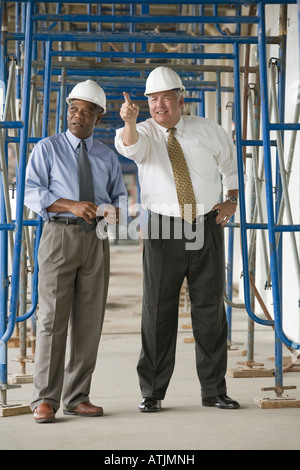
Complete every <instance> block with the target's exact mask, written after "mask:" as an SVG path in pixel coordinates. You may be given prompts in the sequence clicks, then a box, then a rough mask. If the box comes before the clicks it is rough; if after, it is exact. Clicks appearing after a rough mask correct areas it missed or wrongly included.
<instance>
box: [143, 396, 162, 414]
mask: <svg viewBox="0 0 300 470" xmlns="http://www.w3.org/2000/svg"><path fill="white" fill-rule="evenodd" d="M139 409H140V411H141V412H142V413H153V412H154V411H160V409H161V401H160V400H157V399H156V398H144V399H143V401H142V403H140V405H139Z"/></svg>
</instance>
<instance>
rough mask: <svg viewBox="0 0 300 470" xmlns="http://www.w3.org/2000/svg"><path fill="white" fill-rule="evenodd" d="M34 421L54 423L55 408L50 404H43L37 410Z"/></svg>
mask: <svg viewBox="0 0 300 470" xmlns="http://www.w3.org/2000/svg"><path fill="white" fill-rule="evenodd" d="M33 419H34V421H35V422H36V423H52V422H53V421H54V419H55V412H54V409H53V407H52V406H51V405H49V403H41V404H40V405H38V406H37V407H36V408H35V410H34V412H33Z"/></svg>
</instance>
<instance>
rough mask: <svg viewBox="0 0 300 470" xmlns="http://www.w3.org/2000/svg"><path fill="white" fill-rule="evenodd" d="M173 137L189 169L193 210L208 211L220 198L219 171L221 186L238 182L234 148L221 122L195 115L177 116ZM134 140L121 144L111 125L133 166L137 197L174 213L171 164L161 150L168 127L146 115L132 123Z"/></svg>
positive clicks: (153, 207) (117, 143)
mask: <svg viewBox="0 0 300 470" xmlns="http://www.w3.org/2000/svg"><path fill="white" fill-rule="evenodd" d="M176 129H177V132H176V133H175V137H176V138H177V140H178V142H179V143H180V145H181V147H182V150H183V153H184V156H185V159H186V163H187V166H188V169H189V172H190V177H191V181H192V185H193V188H194V193H195V198H196V203H197V208H198V211H197V212H198V214H203V213H204V214H206V213H208V212H209V211H210V210H211V209H212V207H213V206H214V205H215V204H217V203H218V202H220V195H221V189H222V186H221V176H220V175H222V180H223V184H224V186H225V187H226V188H227V190H230V189H237V188H238V175H237V160H236V151H235V147H234V145H233V142H232V140H231V139H230V137H229V136H228V134H227V133H226V132H225V130H224V129H223V127H222V126H220V125H218V124H216V123H215V122H213V121H211V120H209V119H206V118H201V117H197V116H185V115H184V116H181V118H180V120H179V122H178V123H177V125H176ZM137 131H138V141H137V142H136V143H135V144H134V145H130V146H125V145H124V144H123V141H122V132H123V128H122V129H117V131H116V138H115V147H116V149H117V151H118V152H119V153H120V154H121V155H123V156H124V157H127V158H129V159H131V160H134V161H135V162H136V164H137V167H138V172H139V181H140V186H141V202H142V204H143V206H144V208H145V209H149V210H151V211H153V212H156V213H159V214H162V215H168V216H175V217H179V216H180V208H179V205H178V199H177V193H176V187H175V182H174V176H173V170H172V165H171V162H170V159H169V155H168V150H167V140H168V132H167V129H166V128H165V127H162V126H160V125H159V124H157V123H156V122H155V121H154V119H152V118H150V119H147V120H146V121H144V122H142V123H139V124H137Z"/></svg>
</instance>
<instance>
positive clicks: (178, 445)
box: [0, 245, 300, 458]
mask: <svg viewBox="0 0 300 470" xmlns="http://www.w3.org/2000/svg"><path fill="white" fill-rule="evenodd" d="M141 299H142V271H141V248H140V247H139V246H126V245H120V246H118V245H113V246H111V281H110V289H109V298H108V308H107V314H106V320H105V325H104V331H103V335H102V339H101V343H100V348H99V359H98V364H97V368H96V371H95V373H94V378H93V384H92V391H91V401H92V402H93V403H95V404H99V405H102V406H103V408H104V413H105V414H104V416H103V417H100V418H82V417H75V416H65V415H64V414H63V413H62V410H61V409H60V410H59V411H58V413H57V417H56V423H51V424H43V425H42V424H40V425H38V424H36V423H34V421H33V417H32V415H31V414H22V415H19V416H11V417H2V418H0V449H2V450H38V449H40V450H76V449H77V450H92V449H94V450H102V451H104V453H103V455H104V457H105V455H106V454H107V456H111V455H112V453H113V451H117V450H119V451H124V452H125V451H130V450H131V451H132V450H136V451H138V450H142V449H143V450H149V451H157V450H160V451H163V450H169V451H179V450H182V451H183V452H184V451H186V453H189V455H191V452H187V451H194V453H195V454H196V452H195V451H197V450H246V449H247V450H272V449H274V450H292V449H293V450H299V449H300V409H299V408H288V409H287V408H279V409H262V408H261V407H259V406H258V405H257V404H256V403H255V399H256V398H262V397H270V398H274V397H275V395H274V393H273V392H263V391H262V390H261V388H262V387H273V386H274V378H273V377H260V378H253V377H251V378H232V377H228V378H227V384H228V394H229V395H230V396H231V397H232V398H234V399H236V400H238V401H239V402H240V404H241V408H240V409H239V410H232V411H228V410H218V409H215V408H204V407H202V406H201V399H200V390H199V384H198V381H197V377H196V371H195V357H194V345H193V344H192V343H187V342H185V341H184V339H185V338H189V337H191V336H192V334H191V331H190V330H187V329H185V328H184V325H186V324H188V323H189V318H184V317H180V319H179V323H180V328H179V333H178V348H177V362H176V368H175V371H174V374H173V377H172V381H171V384H170V386H169V390H168V393H167V396H166V399H165V400H164V402H163V410H162V411H161V412H160V413H154V414H150V415H149V414H148V415H146V414H142V413H140V412H139V411H138V404H139V402H140V400H141V398H140V391H139V386H138V380H137V375H136V362H137V359H138V355H139V351H140V334H139V331H140V319H141V317H140V308H141ZM247 322H248V316H247V314H246V313H245V312H244V311H242V310H234V312H233V338H232V339H233V342H234V346H235V347H237V348H238V350H237V352H235V353H229V365H228V369H230V370H233V371H234V370H237V369H238V368H239V367H241V366H240V365H238V364H237V362H238V361H244V360H245V357H243V356H242V351H245V349H246V342H247ZM286 352H287V351H286V350H285V351H284V353H286ZM28 354H30V350H29V351H28ZM287 355H288V354H287ZM17 356H18V349H16V348H9V373H10V374H16V373H18V364H17V363H16V362H15V361H13V359H14V358H16V357H17ZM272 357H274V334H273V331H272V330H271V329H269V328H266V327H263V326H259V325H256V326H255V361H256V362H257V363H263V364H264V368H265V369H266V370H267V371H269V370H270V369H272V367H274V362H273V361H272ZM26 372H27V373H28V374H31V373H32V372H33V365H32V364H28V366H27V370H26ZM299 377H300V376H299V373H298V372H290V373H287V374H285V375H284V385H296V386H297V388H296V390H289V391H288V392H287V393H286V395H287V394H288V395H289V396H290V397H294V398H296V399H297V400H299V398H300V384H299ZM32 388H33V386H32V384H31V383H29V384H23V385H22V386H21V388H17V389H11V390H9V391H8V394H7V398H8V404H9V405H15V404H23V405H27V404H29V402H30V399H31V395H32ZM105 451H106V452H105ZM104 457H103V458H104Z"/></svg>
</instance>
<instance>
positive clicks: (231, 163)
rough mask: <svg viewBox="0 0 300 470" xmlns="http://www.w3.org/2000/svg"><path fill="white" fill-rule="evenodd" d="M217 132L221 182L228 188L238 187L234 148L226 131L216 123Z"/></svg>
mask: <svg viewBox="0 0 300 470" xmlns="http://www.w3.org/2000/svg"><path fill="white" fill-rule="evenodd" d="M217 133H218V138H219V142H220V153H219V155H218V163H219V168H220V173H221V175H222V176H223V184H224V186H225V187H226V188H227V189H228V190H230V189H238V187H239V184H238V171H237V155H236V148H235V146H234V144H233V142H232V140H231V138H230V137H229V135H228V133H227V132H226V131H225V129H224V128H223V127H222V126H219V125H217Z"/></svg>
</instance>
